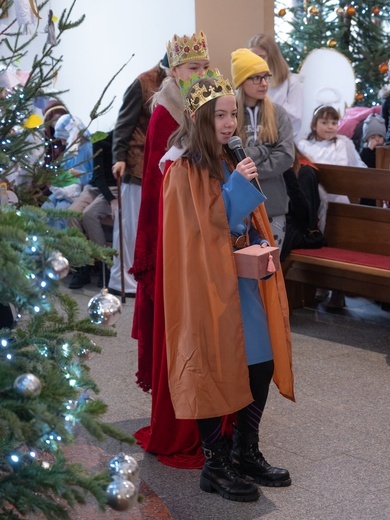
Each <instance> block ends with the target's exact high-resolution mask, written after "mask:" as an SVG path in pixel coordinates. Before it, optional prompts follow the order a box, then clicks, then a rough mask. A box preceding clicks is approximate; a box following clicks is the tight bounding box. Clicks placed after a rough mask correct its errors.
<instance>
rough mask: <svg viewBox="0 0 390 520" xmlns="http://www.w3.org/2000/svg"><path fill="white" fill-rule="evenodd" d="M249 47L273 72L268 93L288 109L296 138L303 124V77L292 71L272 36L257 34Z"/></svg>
mask: <svg viewBox="0 0 390 520" xmlns="http://www.w3.org/2000/svg"><path fill="white" fill-rule="evenodd" d="M248 48H249V49H250V50H251V51H252V52H254V53H255V54H257V55H258V56H260V58H263V60H265V61H266V62H267V64H268V66H269V68H270V71H271V72H272V80H271V82H270V85H269V88H268V95H269V97H270V98H271V99H272V101H273V102H274V103H277V104H278V105H282V107H283V108H285V109H286V110H287V113H288V115H289V116H290V120H291V123H292V125H293V131H294V139H296V138H297V136H298V133H299V131H300V129H301V125H302V116H303V78H302V77H301V76H300V75H299V74H294V73H292V72H291V70H290V69H289V66H288V64H287V62H286V60H285V59H284V58H283V56H282V53H281V52H280V49H279V46H278V44H277V43H276V42H275V40H274V39H273V38H272V36H269V35H268V34H262V33H260V34H255V36H252V38H251V39H250V40H249V43H248Z"/></svg>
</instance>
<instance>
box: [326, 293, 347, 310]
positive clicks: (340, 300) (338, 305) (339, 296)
mask: <svg viewBox="0 0 390 520" xmlns="http://www.w3.org/2000/svg"><path fill="white" fill-rule="evenodd" d="M344 307H345V296H344V293H343V292H342V291H332V295H331V297H330V299H329V301H328V302H327V304H326V308H327V309H343V308H344Z"/></svg>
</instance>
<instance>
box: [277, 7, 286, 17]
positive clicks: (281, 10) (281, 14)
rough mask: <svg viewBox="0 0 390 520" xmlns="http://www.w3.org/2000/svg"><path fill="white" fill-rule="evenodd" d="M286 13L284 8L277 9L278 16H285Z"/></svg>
mask: <svg viewBox="0 0 390 520" xmlns="http://www.w3.org/2000/svg"><path fill="white" fill-rule="evenodd" d="M286 13H287V11H286V9H279V11H278V16H280V17H281V18H283V16H286Z"/></svg>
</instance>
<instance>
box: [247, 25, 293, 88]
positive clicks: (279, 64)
mask: <svg viewBox="0 0 390 520" xmlns="http://www.w3.org/2000/svg"><path fill="white" fill-rule="evenodd" d="M254 47H261V48H262V49H264V50H265V52H266V53H267V63H268V66H269V69H270V72H271V74H272V81H271V83H272V85H273V86H275V87H276V86H277V85H280V84H281V83H283V82H284V81H286V79H287V78H288V76H289V75H290V74H291V71H290V69H289V66H288V64H287V62H286V60H285V59H284V58H283V55H282V53H281V52H280V49H279V46H278V44H277V43H276V42H275V40H274V39H273V38H272V36H269V35H268V34H263V33H259V34H255V35H254V36H252V38H251V39H250V40H249V42H248V48H249V49H250V50H252V49H253V48H254Z"/></svg>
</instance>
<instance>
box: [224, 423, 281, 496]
mask: <svg viewBox="0 0 390 520" xmlns="http://www.w3.org/2000/svg"><path fill="white" fill-rule="evenodd" d="M230 457H231V460H232V464H233V466H234V468H235V469H236V470H237V472H238V473H239V474H240V475H247V476H248V477H252V478H253V480H254V481H255V482H257V484H260V485H261V486H267V487H286V486H290V485H291V478H290V473H289V472H288V471H287V469H282V468H275V467H273V466H271V464H268V462H267V461H266V460H265V458H264V456H263V454H262V453H261V451H260V450H259V435H258V433H257V432H249V433H241V432H239V431H238V430H237V428H236V427H234V430H233V447H232V450H231V452H230Z"/></svg>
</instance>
